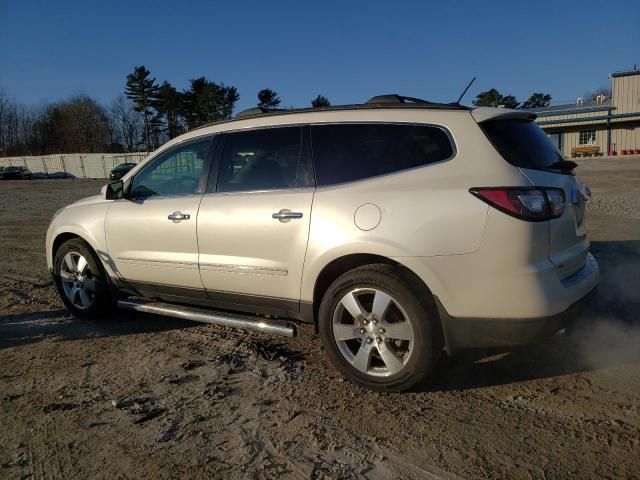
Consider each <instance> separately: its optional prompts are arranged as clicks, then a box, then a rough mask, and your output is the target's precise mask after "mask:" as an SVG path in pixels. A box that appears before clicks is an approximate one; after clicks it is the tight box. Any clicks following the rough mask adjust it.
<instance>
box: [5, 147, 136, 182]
mask: <svg viewBox="0 0 640 480" xmlns="http://www.w3.org/2000/svg"><path fill="white" fill-rule="evenodd" d="M146 157H147V154H146V153H127V154H114V153H70V154H64V155H42V156H39V157H6V158H0V167H13V166H19V167H27V168H28V169H29V170H31V172H32V173H33V176H34V177H75V178H109V172H110V171H111V169H112V168H114V167H115V166H117V165H120V164H121V163H125V162H127V163H140V162H141V161H142V160H144V159H145V158H146Z"/></svg>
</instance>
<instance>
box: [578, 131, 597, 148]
mask: <svg viewBox="0 0 640 480" xmlns="http://www.w3.org/2000/svg"><path fill="white" fill-rule="evenodd" d="M579 143H580V145H594V144H595V143H596V131H595V130H580V140H579Z"/></svg>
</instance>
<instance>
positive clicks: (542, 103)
mask: <svg viewBox="0 0 640 480" xmlns="http://www.w3.org/2000/svg"><path fill="white" fill-rule="evenodd" d="M550 103H551V95H549V94H545V93H541V92H536V93H533V94H531V96H530V97H529V98H528V99H527V100H526V101H525V102H524V103H523V104H522V107H521V108H540V107H548V106H549V104H550Z"/></svg>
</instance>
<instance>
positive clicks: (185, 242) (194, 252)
mask: <svg viewBox="0 0 640 480" xmlns="http://www.w3.org/2000/svg"><path fill="white" fill-rule="evenodd" d="M212 142H213V139H212V137H210V136H209V137H204V138H199V139H196V140H192V141H187V142H184V143H181V144H179V145H176V146H174V147H171V148H169V149H168V150H166V151H164V152H162V153H160V154H159V155H158V156H157V157H156V158H155V159H153V160H151V161H150V162H149V163H148V164H147V165H146V166H145V167H143V168H142V170H140V172H138V173H137V174H136V175H135V176H134V177H133V178H132V179H131V180H130V184H129V186H128V188H127V194H126V195H125V197H126V198H123V199H120V200H117V201H115V202H114V203H113V205H112V206H111V207H110V208H109V211H108V212H107V215H106V220H105V230H106V237H107V248H108V253H109V257H110V260H111V262H112V263H113V265H115V269H116V272H117V275H118V277H119V278H120V279H121V280H125V281H126V283H127V284H128V285H129V286H131V287H133V288H134V289H136V290H139V291H143V292H148V291H151V292H157V293H167V292H169V293H173V294H177V295H182V294H185V296H188V295H189V293H190V292H197V291H199V292H200V293H201V294H202V295H204V292H203V286H202V281H201V280H200V274H199V271H198V241H197V237H196V219H197V214H198V208H199V206H200V200H201V199H202V195H203V193H204V191H205V188H206V175H207V169H208V167H209V166H210V160H208V159H209V155H210V150H211V145H212Z"/></svg>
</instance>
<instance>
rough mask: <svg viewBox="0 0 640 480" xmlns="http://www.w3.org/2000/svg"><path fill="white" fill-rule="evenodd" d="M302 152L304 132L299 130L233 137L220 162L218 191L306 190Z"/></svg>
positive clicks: (282, 130) (281, 129)
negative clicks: (302, 188) (302, 187)
mask: <svg viewBox="0 0 640 480" xmlns="http://www.w3.org/2000/svg"><path fill="white" fill-rule="evenodd" d="M301 151H302V130H301V128H299V127H287V128H268V129H264V130H255V131H250V132H242V133H232V134H229V136H228V137H227V139H226V141H225V145H224V151H223V153H222V160H221V162H220V171H219V173H218V191H219V192H237V191H250V190H275V189H282V188H294V187H300V186H305V182H304V178H303V177H304V175H303V174H302V172H301V170H302V168H301Z"/></svg>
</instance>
